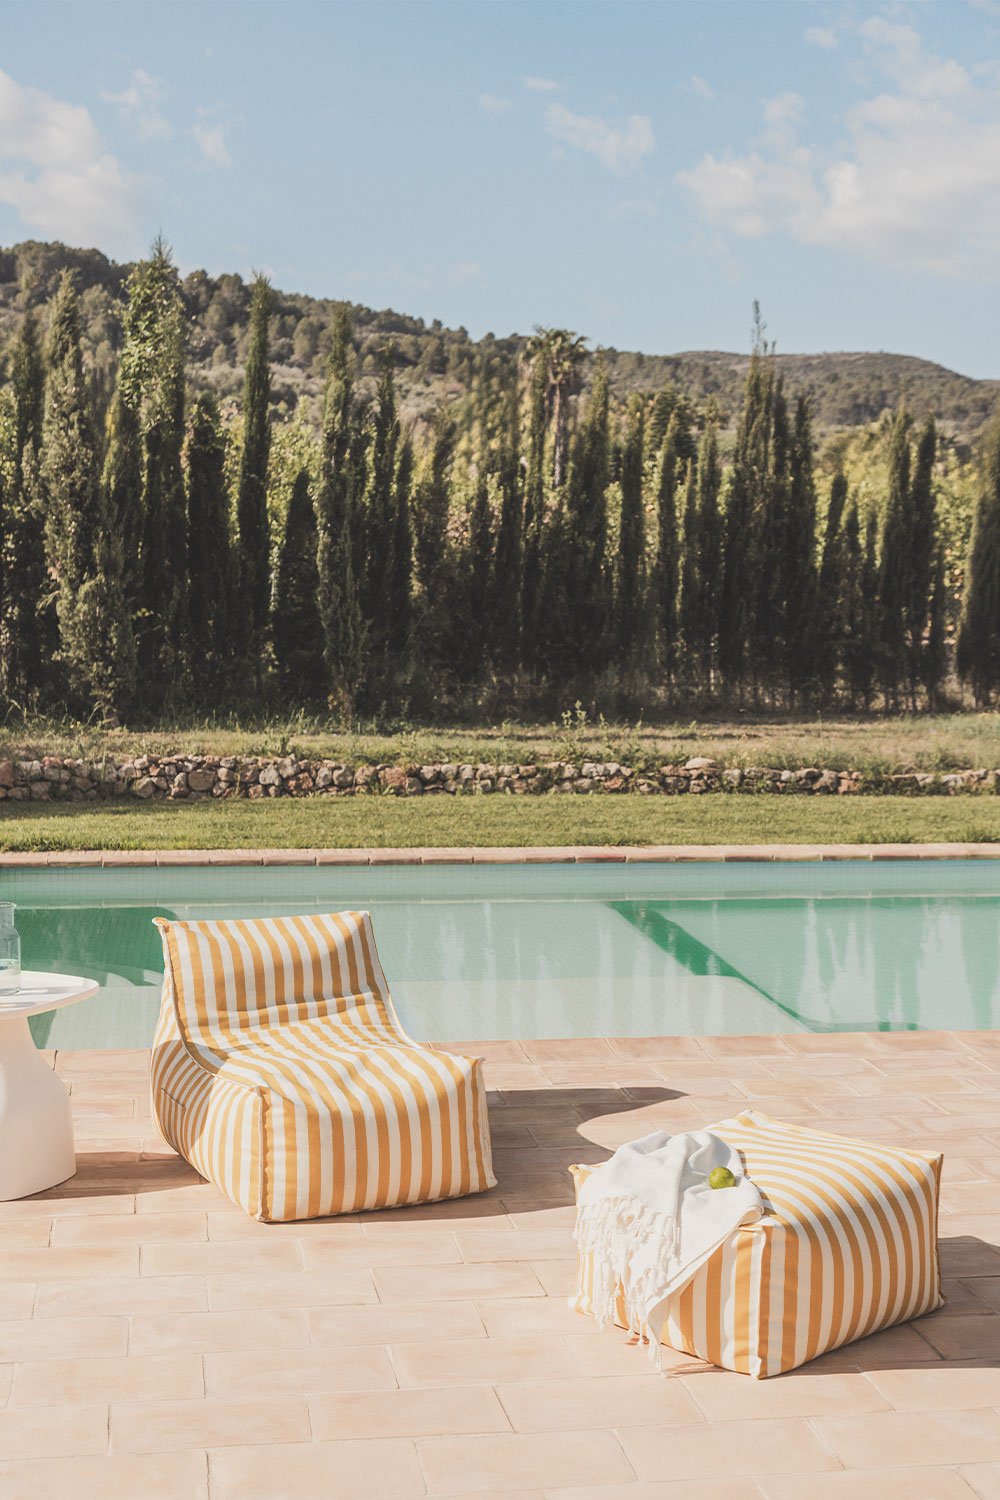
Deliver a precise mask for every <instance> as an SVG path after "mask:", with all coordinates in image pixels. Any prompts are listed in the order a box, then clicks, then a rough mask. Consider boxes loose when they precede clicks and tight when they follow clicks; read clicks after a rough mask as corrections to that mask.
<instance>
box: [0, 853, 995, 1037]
mask: <svg viewBox="0 0 1000 1500" xmlns="http://www.w3.org/2000/svg"><path fill="white" fill-rule="evenodd" d="M0 895H2V897H3V899H5V900H11V901H16V902H17V903H18V908H19V910H18V913H17V921H18V927H19V929H20V931H21V934H22V939H23V950H24V963H25V966H26V967H31V968H39V969H57V970H58V969H61V970H64V971H68V972H70V973H76V974H85V975H87V976H88V977H92V978H94V979H97V980H99V982H100V985H101V989H100V992H99V994H98V995H97V996H96V997H95V998H94V999H93V1000H92V1001H89V1002H88V1003H87V1004H85V1005H79V1006H74V1007H71V1008H70V1009H69V1010H66V1011H61V1012H56V1013H54V1014H52V1015H46V1016H40V1017H38V1018H36V1020H35V1022H34V1023H33V1029H34V1035H35V1040H36V1041H37V1042H38V1043H39V1045H42V1046H52V1047H140V1046H147V1045H148V1044H149V1043H150V1041H151V1039H152V1034H153V1024H154V1020H155V1016H156V1010H157V1005H158V1000H159V986H160V974H161V968H162V964H161V958H160V943H159V937H158V935H157V933H156V930H155V929H154V928H153V926H152V925H151V919H152V918H153V917H155V916H177V917H187V918H192V917H223V916H260V915H268V914H271V915H279V914H281V913H294V912H311V911H329V910H338V909H344V908H348V907H366V908H368V909H370V910H371V912H372V916H373V920H374V923H375V932H376V936H377V938H378V944H379V951H380V954H381V957H382V962H383V965H384V967H385V970H386V974H387V976H388V978H389V983H390V985H391V987H392V991H393V994H394V996H395V998H396V1003H397V1006H398V1008H399V1011H400V1014H401V1016H402V1018H403V1021H404V1024H405V1025H406V1026H407V1027H408V1029H409V1030H410V1031H411V1032H412V1033H413V1034H414V1035H415V1036H418V1037H421V1038H424V1039H453V1040H486V1039H492V1038H515V1037H522V1038H527V1037H533V1038H535V1037H565V1036H645V1035H740V1034H749V1033H768V1032H788V1031H844V1030H864V1031H874V1030H909V1029H916V1028H929V1029H938V1028H954V1029H959V1030H962V1029H970V1028H972V1029H987V1028H992V1027H995V1026H997V1025H1000V864H998V863H994V862H992V861H990V862H977V861H975V860H956V861H929V862H919V861H915V860H914V861H906V860H904V861H900V862H898V863H889V864H871V863H868V862H852V861H844V862H843V863H839V862H836V863H811V862H804V863H796V864H792V863H789V864H787V865H783V864H780V863H776V864H763V863H762V864H750V863H748V864H729V865H726V864H713V863H705V864H677V865H670V864H662V865H658V864H648V865H581V864H577V865H570V864H566V865H544V866H539V865H496V866H489V865H478V866H462V865H454V866H448V865H444V866H440V867H429V866H420V867H406V866H381V867H375V868H360V869H354V868H351V869H343V868H340V869H338V868H322V869H316V868H295V867H265V868H243V869H240V868H226V867H216V868H190V869H188V868H173V869H171V868H156V869H102V870H89V869H86V870H84V869H68V870H51V869H49V870H42V869H38V870H32V869H23V870H20V869H14V870H8V871H4V872H3V874H2V875H0Z"/></svg>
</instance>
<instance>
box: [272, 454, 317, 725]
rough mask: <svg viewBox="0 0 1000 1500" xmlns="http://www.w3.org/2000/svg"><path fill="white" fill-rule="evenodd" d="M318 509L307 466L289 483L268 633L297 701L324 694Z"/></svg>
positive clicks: (284, 682) (290, 692) (287, 685)
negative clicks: (271, 621)
mask: <svg viewBox="0 0 1000 1500" xmlns="http://www.w3.org/2000/svg"><path fill="white" fill-rule="evenodd" d="M316 553H317V530H316V511H315V509H314V507H313V499H312V494H311V492H310V480H309V471H308V469H300V470H299V472H298V474H297V475H296V476H295V483H294V484H293V485H292V493H291V498H290V499H289V502H288V513H287V515H286V517H285V529H284V533H283V535H282V538H281V545H280V547H279V549H278V560H277V567H276V569H275V583H274V619H273V625H272V638H273V641H274V655H275V659H276V661H277V663H278V668H279V671H280V672H281V676H282V686H283V687H284V690H285V692H286V693H287V694H288V696H289V697H290V699H291V700H292V701H293V702H295V703H301V702H302V701H303V700H305V701H311V700H315V699H316V698H317V697H319V696H320V695H321V694H322V691H323V683H324V679H325V672H324V667H323V647H322V641H323V626H322V622H321V620H320V614H319V605H318V602H317V601H318V598H319V568H318V565H317V560H316Z"/></svg>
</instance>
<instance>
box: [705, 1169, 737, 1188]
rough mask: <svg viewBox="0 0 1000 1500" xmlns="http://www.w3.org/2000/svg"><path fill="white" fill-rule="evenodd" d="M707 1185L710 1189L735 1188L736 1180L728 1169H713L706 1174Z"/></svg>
mask: <svg viewBox="0 0 1000 1500" xmlns="http://www.w3.org/2000/svg"><path fill="white" fill-rule="evenodd" d="M708 1185H709V1187H712V1188H726V1187H735V1186H736V1178H735V1177H734V1176H733V1174H732V1172H730V1170H729V1168H728V1167H713V1168H712V1170H711V1172H709V1174H708Z"/></svg>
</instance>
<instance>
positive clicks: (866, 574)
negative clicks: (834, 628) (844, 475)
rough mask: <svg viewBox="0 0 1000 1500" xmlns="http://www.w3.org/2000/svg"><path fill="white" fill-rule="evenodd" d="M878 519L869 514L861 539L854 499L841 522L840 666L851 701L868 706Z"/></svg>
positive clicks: (875, 630)
mask: <svg viewBox="0 0 1000 1500" xmlns="http://www.w3.org/2000/svg"><path fill="white" fill-rule="evenodd" d="M877 544H878V522H877V519H876V517H875V515H874V514H871V515H869V517H868V521H867V524H866V526H865V536H864V542H862V539H861V521H860V517H859V515H858V507H857V502H856V501H855V502H852V504H851V507H850V509H849V510H848V512H847V520H846V521H845V523H844V670H845V676H846V680H847V686H848V690H849V692H850V696H851V703H852V704H853V706H854V707H857V706H858V704H861V705H862V707H864V708H865V709H868V708H869V707H870V706H871V700H872V693H873V691H874V686H875V674H876V667H877V651H878V641H879V603H878V561H877V557H876V548H877Z"/></svg>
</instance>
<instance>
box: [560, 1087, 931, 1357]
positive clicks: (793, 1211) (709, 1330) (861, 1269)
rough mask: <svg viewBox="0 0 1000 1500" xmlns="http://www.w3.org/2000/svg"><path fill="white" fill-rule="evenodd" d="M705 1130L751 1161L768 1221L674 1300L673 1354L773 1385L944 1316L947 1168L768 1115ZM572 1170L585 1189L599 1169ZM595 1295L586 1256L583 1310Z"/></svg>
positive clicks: (668, 1323)
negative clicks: (856, 1346)
mask: <svg viewBox="0 0 1000 1500" xmlns="http://www.w3.org/2000/svg"><path fill="white" fill-rule="evenodd" d="M707 1128H708V1129H710V1130H712V1131H714V1133H715V1134H716V1135H719V1136H721V1137H722V1139H723V1140H724V1141H726V1142H728V1143H729V1145H731V1146H733V1147H735V1149H736V1150H738V1151H739V1153H740V1155H741V1157H742V1158H743V1163H744V1168H745V1171H746V1173H747V1175H748V1176H749V1177H750V1178H751V1180H752V1181H753V1182H754V1183H756V1185H757V1187H758V1188H759V1189H760V1192H761V1194H762V1196H763V1198H764V1205H765V1209H766V1213H765V1217H764V1218H763V1219H761V1220H760V1221H759V1222H758V1223H756V1224H752V1225H749V1226H747V1227H746V1228H743V1229H739V1230H737V1231H736V1233H735V1234H734V1235H733V1236H732V1237H731V1239H730V1240H729V1241H728V1242H727V1243H726V1244H725V1245H723V1246H722V1247H721V1249H719V1250H717V1251H716V1253H715V1254H714V1255H713V1256H712V1257H711V1259H710V1260H708V1261H707V1262H706V1263H705V1265H704V1266H702V1268H701V1270H700V1271H698V1272H697V1274H696V1275H695V1276H694V1278H693V1279H692V1280H691V1281H690V1282H689V1283H688V1285H687V1286H686V1287H685V1288H684V1290H683V1291H681V1292H679V1293H678V1294H677V1295H676V1296H674V1297H671V1298H670V1299H669V1301H668V1302H667V1306H666V1314H665V1317H664V1321H663V1328H662V1332H661V1338H662V1342H663V1343H664V1344H668V1345H669V1346H670V1347H671V1348H673V1349H677V1350H679V1351H680V1352H681V1353H683V1354H692V1355H695V1356H696V1357H697V1358H699V1359H703V1360H706V1361H708V1362H709V1363H710V1364H713V1365H721V1366H722V1367H723V1368H724V1369H727V1370H737V1371H739V1372H740V1373H742V1374H746V1375H754V1376H757V1377H758V1378H760V1379H763V1378H765V1377H767V1376H769V1375H780V1374H783V1373H784V1371H786V1370H794V1369H795V1367H796V1366H797V1365H801V1364H805V1362H806V1361H807V1360H810V1359H815V1358H816V1356H817V1355H819V1354H825V1353H826V1352H827V1351H828V1350H830V1349H838V1348H839V1347H840V1346H841V1345H842V1344H849V1343H850V1342H851V1341H852V1340H853V1339H860V1338H864V1337H865V1335H866V1334H869V1333H877V1332H878V1331H879V1330H880V1329H883V1328H891V1327H892V1326H893V1325H894V1324H896V1323H905V1322H906V1321H907V1320H908V1319H910V1318H918V1317H921V1316H922V1315H923V1314H924V1313H929V1312H933V1311H934V1310H935V1308H938V1307H940V1306H941V1305H942V1303H943V1301H944V1297H943V1295H942V1292H941V1272H940V1267H939V1264H938V1246H937V1217H938V1190H939V1186H940V1179H941V1157H940V1156H929V1155H925V1154H924V1153H922V1152H918V1151H902V1150H897V1149H892V1148H889V1147H886V1146H874V1145H868V1144H866V1143H865V1142H863V1141H855V1140H850V1139H848V1138H847V1137H845V1136H839V1135H827V1134H825V1133H823V1132H821V1131H817V1130H807V1129H805V1128H804V1127H800V1126H797V1125H785V1124H782V1123H781V1122H780V1121H778V1120H772V1119H769V1118H768V1116H767V1115H763V1114H760V1113H758V1112H757V1111H756V1110H747V1111H746V1112H745V1113H743V1114H740V1115H737V1116H736V1117H735V1118H734V1119H732V1120H724V1121H723V1122H722V1123H721V1124H719V1125H711V1126H709V1127H707ZM571 1170H572V1172H573V1174H574V1178H575V1180H576V1182H577V1183H578V1184H579V1183H580V1182H582V1181H583V1180H584V1179H585V1178H586V1177H587V1176H589V1174H590V1172H592V1171H593V1167H585V1166H583V1167H573V1168H572V1169H571ZM591 1286H592V1266H591V1264H590V1258H589V1256H581V1258H580V1268H579V1281H578V1286H577V1293H576V1297H575V1298H574V1300H573V1305H574V1306H575V1307H576V1309H577V1311H578V1312H583V1313H590V1312H592V1311H593V1306H592V1302H591ZM619 1321H621V1322H624V1320H623V1319H619Z"/></svg>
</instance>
